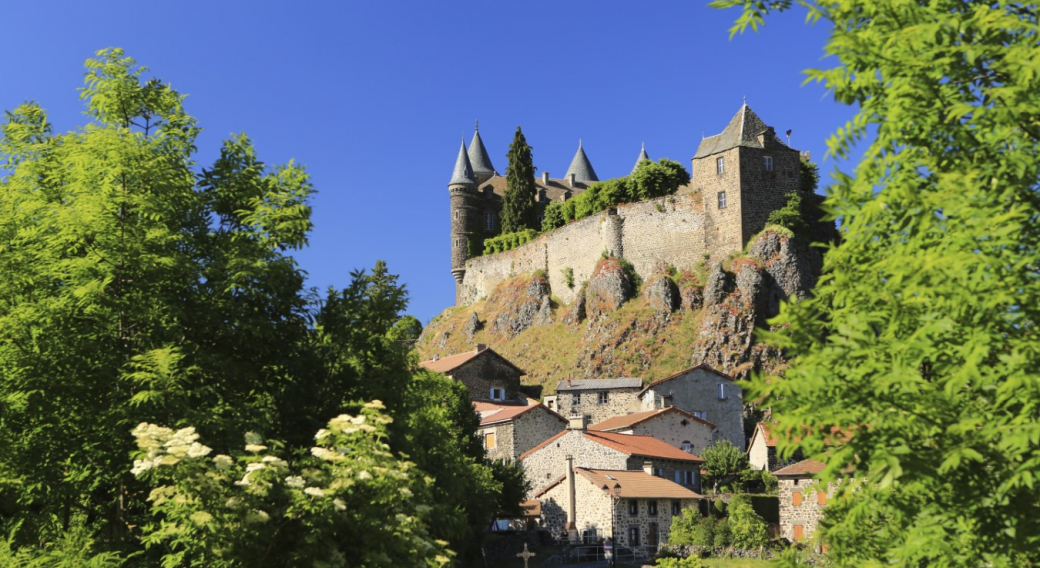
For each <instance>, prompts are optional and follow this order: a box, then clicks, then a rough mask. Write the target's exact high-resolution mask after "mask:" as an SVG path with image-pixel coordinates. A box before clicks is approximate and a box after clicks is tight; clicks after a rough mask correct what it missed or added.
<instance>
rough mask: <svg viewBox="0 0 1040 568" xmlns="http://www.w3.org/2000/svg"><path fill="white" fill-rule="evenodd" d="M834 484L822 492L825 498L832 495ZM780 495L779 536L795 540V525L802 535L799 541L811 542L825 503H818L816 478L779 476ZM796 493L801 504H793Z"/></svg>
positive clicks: (818, 495) (818, 494)
mask: <svg viewBox="0 0 1040 568" xmlns="http://www.w3.org/2000/svg"><path fill="white" fill-rule="evenodd" d="M836 487H837V485H836V484H833V483H832V484H830V485H829V486H828V487H827V489H826V490H825V491H824V492H823V493H824V495H825V496H826V497H825V499H826V500H830V498H831V497H833V496H834V492H835V488H836ZM778 492H779V496H780V536H781V537H783V538H786V539H787V540H789V541H791V542H795V541H796V539H795V530H796V529H795V527H797V526H801V527H802V529H801V532H802V536H801V538H800V539H798V541H799V542H811V541H812V536H813V534H814V533H815V532H816V526H817V525H818V524H819V522H820V519H822V518H823V512H824V509H825V508H826V507H827V506H826V505H821V504H820V491H819V488H818V487H816V480H814V479H812V478H808V477H802V478H798V477H795V478H791V477H781V478H779V483H778ZM796 493H797V494H798V495H799V496H800V497H799V498H800V500H801V504H799V505H795V504H794V500H795V498H794V495H795V494H796Z"/></svg>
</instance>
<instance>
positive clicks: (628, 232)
mask: <svg viewBox="0 0 1040 568" xmlns="http://www.w3.org/2000/svg"><path fill="white" fill-rule="evenodd" d="M701 209H702V207H701V197H700V195H699V194H696V193H694V194H687V195H674V196H669V197H662V198H658V199H652V200H649V201H643V202H640V203H631V204H623V205H621V206H620V207H618V208H617V210H616V211H604V212H601V213H598V214H596V215H592V216H590V217H586V218H584V219H580V220H578V221H575V222H573V223H568V224H567V225H565V226H563V227H560V228H558V229H556V230H555V231H552V232H551V233H548V234H544V235H542V236H540V237H538V238H537V239H535V240H533V241H531V242H529V243H527V244H525V245H523V246H520V247H517V248H515V249H513V250H509V251H505V252H500V253H497V254H491V255H484V256H480V257H477V258H472V259H470V260H468V261H467V262H466V275H465V277H464V279H463V281H462V285H461V286H460V287H459V294H458V301H457V303H458V305H460V306H468V305H470V304H473V303H474V302H477V301H479V300H481V299H483V298H486V297H487V296H488V295H490V294H491V292H492V291H493V290H494V289H495V286H497V285H498V284H499V283H501V282H503V281H505V280H508V279H509V278H512V277H514V276H517V275H519V274H524V273H527V272H533V271H536V270H544V271H545V272H546V275H547V276H548V278H549V287H550V288H551V289H552V294H553V295H554V296H556V297H557V298H559V299H560V300H561V301H563V302H565V303H571V302H573V301H574V299H575V298H576V297H577V294H578V292H579V291H580V290H581V284H582V282H584V281H587V280H589V279H590V278H591V277H592V271H593V269H594V268H595V266H596V263H597V262H599V260H600V258H602V255H603V253H604V252H606V253H608V254H611V255H614V256H618V257H622V258H624V259H626V260H628V261H629V262H631V263H632V265H633V266H634V267H635V269H636V272H638V273H639V274H640V275H642V276H644V277H646V276H649V275H650V274H652V273H653V272H654V271H655V270H656V269H658V268H663V267H666V266H668V265H671V266H674V267H675V268H676V269H678V270H680V271H682V270H693V269H694V268H695V267H696V266H697V264H698V263H699V262H701V261H703V260H704V255H705V252H707V249H706V248H705V231H706V227H705V217H704V214H703V212H702V210H701ZM736 226H737V227H738V229H737V230H738V232H739V221H737V222H736ZM740 247H741V243H740V242H739V239H738V241H737V242H736V244H735V245H734V246H729V245H728V244H727V245H725V246H723V245H720V246H719V247H716V250H712V251H711V252H712V254H715V255H722V256H725V255H726V254H729V253H730V252H732V251H734V250H740ZM568 268H569V269H570V270H571V271H573V274H574V277H573V286H568V285H567V283H566V280H565V276H564V273H565V271H566V269H568Z"/></svg>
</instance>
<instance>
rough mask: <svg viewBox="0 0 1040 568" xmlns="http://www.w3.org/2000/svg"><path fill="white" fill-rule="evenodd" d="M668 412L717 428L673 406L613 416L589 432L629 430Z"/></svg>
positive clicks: (598, 423) (594, 425) (594, 426)
mask: <svg viewBox="0 0 1040 568" xmlns="http://www.w3.org/2000/svg"><path fill="white" fill-rule="evenodd" d="M670 412H674V413H678V414H682V415H683V416H685V417H687V418H688V419H690V420H693V421H695V422H700V423H702V424H706V425H708V426H711V427H712V428H716V427H717V426H715V425H714V424H712V423H711V422H708V421H707V420H704V419H703V418H697V417H696V416H694V415H692V414H690V413H689V412H686V411H685V410H683V409H681V408H677V407H675V406H669V407H668V408H660V409H657V410H647V411H646V412H634V413H632V414H625V415H624V416H613V417H611V418H607V419H606V420H604V421H602V422H597V423H596V424H593V425H592V426H589V430H599V431H610V430H620V429H622V428H631V427H632V426H635V425H637V424H642V423H643V422H646V421H647V420H650V419H651V418H656V417H658V416H662V415H664V414H667V413H670Z"/></svg>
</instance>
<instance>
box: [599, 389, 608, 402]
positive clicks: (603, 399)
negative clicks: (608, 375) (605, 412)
mask: <svg viewBox="0 0 1040 568" xmlns="http://www.w3.org/2000/svg"><path fill="white" fill-rule="evenodd" d="M599 403H600V404H606V403H607V391H603V392H600V393H599Z"/></svg>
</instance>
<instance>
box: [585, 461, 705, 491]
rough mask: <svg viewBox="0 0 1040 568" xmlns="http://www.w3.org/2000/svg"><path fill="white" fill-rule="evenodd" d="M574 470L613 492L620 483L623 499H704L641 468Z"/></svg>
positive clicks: (598, 485) (596, 484)
mask: <svg viewBox="0 0 1040 568" xmlns="http://www.w3.org/2000/svg"><path fill="white" fill-rule="evenodd" d="M574 472H575V473H577V474H579V475H580V476H581V477H584V478H585V479H587V480H589V481H591V482H592V484H593V485H595V486H596V487H599V488H600V489H602V488H603V486H604V485H606V486H607V489H606V490H604V491H606V492H608V493H613V488H614V485H615V484H617V485H620V486H621V489H620V490H619V493H620V497H621V498H622V499H704V496H703V495H701V494H699V493H696V492H694V491H690V490H689V489H687V488H685V487H683V486H682V485H679V484H678V483H675V482H674V481H670V480H668V479H665V478H663V477H657V476H654V475H650V474H649V473H647V472H645V471H641V470H611V469H586V468H583V467H576V468H574Z"/></svg>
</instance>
